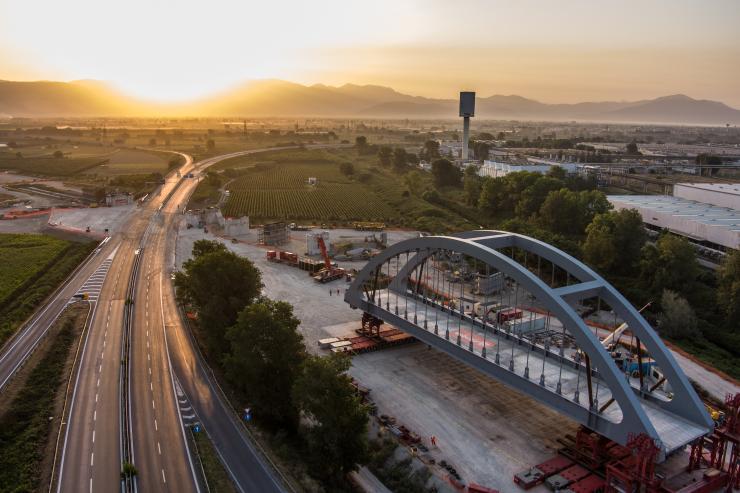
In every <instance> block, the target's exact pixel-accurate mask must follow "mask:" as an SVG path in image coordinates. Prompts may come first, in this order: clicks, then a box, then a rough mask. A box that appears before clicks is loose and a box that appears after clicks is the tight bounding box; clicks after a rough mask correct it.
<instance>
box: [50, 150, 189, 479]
mask: <svg viewBox="0 0 740 493" xmlns="http://www.w3.org/2000/svg"><path fill="white" fill-rule="evenodd" d="M191 163H192V161H191V159H190V158H189V157H187V162H186V164H185V165H184V166H183V168H182V169H183V170H189V169H190V167H191V166H192V164H191ZM178 183H179V179H174V178H171V179H168V181H167V183H166V184H165V185H163V186H162V188H161V191H160V193H159V194H157V195H155V196H154V197H152V198H151V200H150V201H149V202H147V203H146V204H145V205H144V206H142V207H141V209H140V210H139V212H138V214H136V215H134V216H132V218H131V219H130V221H129V223H128V224H127V225H126V227H125V228H124V229H123V230H124V231H125V233H123V234H121V235H117V237H114V238H115V240H116V241H113V240H112V241H111V242H112V243H115V244H116V245H117V247H118V248H117V249H116V252H115V257H114V259H113V263H112V265H111V267H110V271H109V273H108V276H107V278H106V280H105V282H104V284H103V286H102V290H101V292H100V296H99V299H98V300H97V304H96V309H95V312H94V315H93V316H92V320H91V322H90V330H89V331H88V332H87V335H86V340H85V341H84V343H83V350H82V356H81V359H80V363H79V366H78V368H77V374H76V376H75V381H74V387H73V391H72V398H71V403H70V407H69V412H68V418H67V424H66V427H65V429H64V430H63V433H64V439H63V442H62V447H61V452H60V455H61V459H60V463H59V474H58V481H57V491H58V492H79V491H90V492H97V491H105V492H107V491H116V490H118V489H119V488H120V484H121V481H120V473H121V459H122V457H123V447H124V446H126V444H124V443H122V439H121V432H122V425H123V424H124V423H123V422H122V419H123V415H122V413H121V402H122V399H121V397H122V394H121V392H122V389H121V388H120V386H119V381H120V376H121V368H122V365H121V362H122V355H121V347H122V341H123V327H124V311H125V308H126V298H127V291H128V289H129V284H130V282H131V281H132V279H135V280H136V281H137V283H136V285H135V286H134V288H135V293H136V295H135V296H134V299H133V300H132V301H133V302H134V305H133V306H134V310H133V313H134V318H133V321H132V336H131V339H132V341H131V342H132V345H131V355H130V358H131V359H130V362H131V364H130V365H129V367H130V368H136V366H135V365H137V364H140V361H139V360H140V359H141V358H147V357H148V358H150V359H151V356H150V355H149V354H148V353H147V352H146V351H145V349H143V348H141V347H139V344H138V341H139V336H138V334H139V331H140V329H141V331H142V334H146V332H143V331H145V330H146V328H145V327H146V323H147V320H145V319H144V318H142V315H143V316H146V315H147V312H146V302H145V303H144V304H143V306H140V305H141V303H139V301H141V300H145V296H144V297H141V294H142V289H144V290H145V289H146V284H143V283H144V281H146V276H143V275H142V272H139V275H138V276H137V277H135V278H134V277H132V276H133V274H134V272H133V267H134V258H135V256H136V255H144V252H146V251H147V248H144V249H143V250H142V249H140V247H141V245H142V243H146V242H147V241H148V239H147V238H150V237H151V236H150V235H147V238H144V235H145V232H147V231H150V232H151V231H152V230H154V228H153V227H150V224H153V223H154V222H156V221H157V210H158V209H159V207H160V206H161V205H162V203H163V201H164V199H165V198H166V197H167V196H168V194H169V192H170V191H172V190H173V189H175V188H176V187H177V184H178ZM140 265H141V266H142V269H144V268H145V267H146V262H145V261H144V262H141V261H140ZM144 293H145V292H144ZM160 319H161V316H160ZM139 325H142V327H139ZM160 326H161V324H160ZM144 344H145V343H144V342H142V345H144ZM162 357H163V356H161V355H160V356H157V358H159V359H158V360H153V361H151V364H150V365H148V366H147V365H143V364H142V367H143V371H146V370H148V369H149V368H152V369H155V368H156V369H157V372H158V373H154V372H153V375H157V376H158V378H160V379H162V380H163V378H161V377H162V375H165V374H166V376H167V379H168V380H167V381H169V380H170V377H169V375H168V372H169V365H168V364H167V363H166V359H165V360H164V364H162ZM165 357H166V355H165ZM137 374H138V372H136V371H132V376H134V375H137ZM134 382H136V383H134ZM142 386H143V380H141V379H137V380H135V379H133V378H132V382H131V388H130V394H129V397H130V400H131V402H132V416H134V418H133V419H132V425H133V430H134V433H133V434H132V441H133V448H134V451H135V454H134V457H133V459H134V460H133V463H134V465H135V466H136V468H137V469H138V470H139V474H138V476H137V483H138V482H141V483H142V484H144V485H145V487H144V488H142V489H141V491H168V487H167V486H164V487H163V486H162V485H166V483H165V482H164V481H161V482H159V481H156V480H155V478H156V477H159V478H160V480H161V476H160V475H161V474H162V472H161V471H157V474H156V475H155V474H153V470H152V465H163V464H167V465H168V467H170V468H171V471H172V476H171V479H170V485H171V486H174V487H175V488H176V489H178V490H181V491H197V488H196V487H195V486H194V480H193V475H192V473H191V469H192V468H191V466H190V463H189V461H188V457H189V455H188V453H187V448H186V446H185V443H184V442H183V441H182V433H181V432H180V434H179V435H177V437H179V440H171V441H168V442H166V443H167V445H168V447H165V448H164V449H163V450H162V452H163V453H165V452H166V451H170V452H171V453H170V454H165V456H164V457H162V458H159V457H157V458H156V460H152V461H151V462H147V461H148V460H149V459H150V457H149V456H148V455H147V454H146V453H145V451H146V450H148V449H151V448H152V447H156V446H157V442H156V441H154V439H155V438H156V436H155V435H153V434H152V433H151V432H150V431H149V429H148V428H147V427H143V426H139V425H142V424H143V423H144V422H145V419H146V418H145V417H144V416H142V415H141V414H137V413H136V411H137V409H138V406H139V405H140V404H141V403H142V402H146V403H149V405H150V406H151V402H152V401H153V399H154V396H153V393H154V391H152V390H150V388H149V384H148V383H147V384H146V386H147V392H146V393H144V392H143V389H141V388H140V387H142ZM169 388H170V389H171V386H170V387H169ZM124 391H126V392H129V389H128V388H126V389H124ZM166 392H167V387H165V388H160V387H157V388H156V393H157V396H156V399H158V400H159V399H165V400H166V398H167V395H168V394H167V393H166ZM171 394H172V391H171V390H169V395H171ZM172 410H173V411H174V412H170V410H168V409H167V406H166V405H164V404H162V406H161V412H160V414H159V415H158V416H157V418H158V423H157V424H154V422H153V420H152V421H150V423H151V426H152V427H153V428H154V427H158V426H160V423H161V425H162V428H163V429H164V430H169V429H170V428H176V427H177V426H179V419H178V418H177V414H176V409H175V408H174V406H172ZM139 417H141V423H139V422H138V419H139ZM137 431H138V432H139V433H137ZM162 441H163V442H164V439H162ZM137 442H138V443H137ZM139 451H141V454H142V456H141V457H142V459H141V461H139V460H137V455H136V452H139ZM157 455H159V454H157ZM160 469H162V470H164V467H161V468H160ZM183 470H184V471H185V472H186V474H180V473H181V472H182V471H183ZM188 478H189V479H188ZM178 479H179V480H180V481H182V483H180V481H178Z"/></svg>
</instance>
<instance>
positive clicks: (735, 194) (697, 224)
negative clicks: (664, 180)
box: [608, 183, 740, 250]
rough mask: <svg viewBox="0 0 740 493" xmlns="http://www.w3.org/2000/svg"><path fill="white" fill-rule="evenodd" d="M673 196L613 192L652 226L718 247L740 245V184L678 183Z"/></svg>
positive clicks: (618, 203)
mask: <svg viewBox="0 0 740 493" xmlns="http://www.w3.org/2000/svg"><path fill="white" fill-rule="evenodd" d="M673 190H674V192H673V193H674V195H673V196H665V195H610V196H609V197H608V198H609V201H610V202H611V203H612V205H614V208H615V209H617V210H620V209H636V210H637V211H638V212H639V213H640V215H641V216H642V220H643V222H644V223H645V224H646V225H647V226H648V227H650V228H651V229H663V228H665V229H668V230H669V231H671V232H673V233H675V234H678V235H681V236H685V237H687V238H689V239H690V240H692V241H694V242H698V243H704V244H706V245H707V246H709V247H711V248H716V249H718V250H726V249H735V250H737V249H738V248H740V184H724V183H723V184H719V183H678V184H676V185H675V186H674V188H673Z"/></svg>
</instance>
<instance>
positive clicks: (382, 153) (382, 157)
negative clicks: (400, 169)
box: [378, 146, 393, 168]
mask: <svg viewBox="0 0 740 493" xmlns="http://www.w3.org/2000/svg"><path fill="white" fill-rule="evenodd" d="M392 158H393V149H391V148H390V147H388V146H382V147H381V148H380V149H378V160H379V161H380V164H381V165H382V166H385V167H386V168H387V167H388V166H390V165H391V159H392Z"/></svg>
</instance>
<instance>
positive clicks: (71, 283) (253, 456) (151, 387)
mask: <svg viewBox="0 0 740 493" xmlns="http://www.w3.org/2000/svg"><path fill="white" fill-rule="evenodd" d="M288 148H289V147H288ZM279 149H281V148H269V149H260V150H250V151H241V152H236V153H231V154H227V155H222V156H217V157H214V158H210V159H207V160H204V161H201V162H200V163H196V164H195V165H194V164H193V163H192V159H191V158H190V157H189V156H186V155H184V156H185V157H186V163H185V164H184V165H183V166H182V167H181V168H180V173H181V175H182V176H183V177H184V176H186V175H187V173H189V172H190V171H191V170H193V169H195V170H197V171H202V170H204V169H205V168H207V167H208V166H210V165H213V164H215V163H217V162H219V161H221V160H223V159H227V158H229V157H234V156H238V155H243V154H250V153H256V152H264V151H272V150H279ZM196 186H197V180H195V179H190V178H179V177H178V178H175V177H174V176H171V177H169V178H168V179H167V182H166V183H165V185H163V186H162V187H161V190H160V191H159V193H158V194H155V195H154V196H152V197H151V198H150V200H149V201H148V202H146V203H145V204H144V205H143V206H141V208H140V209H139V210H138V211H137V214H135V215H133V216H132V217H131V219H130V220H129V222H128V223H127V225H126V227H125V228H123V231H124V232H123V233H120V234H116V235H114V236H112V237H111V238H109V239H108V240H106V242H105V243H104V244H102V245H101V246H100V247H99V248H98V249H97V250H96V252H94V253H93V254H91V256H90V257H89V258H88V259H86V261H85V262H83V264H81V266H80V267H79V268H78V269H77V271H75V272H74V273H73V274H72V275H71V276H70V278H69V279H68V281H67V282H66V283H65V284H63V285H62V287H61V288H60V289H59V290H58V291H57V292H56V293H55V294H54V295H53V296H52V297H51V298H50V300H49V301H48V302H47V303H46V304H45V305H44V306H43V307H41V308H40V309H39V311H38V312H37V314H35V315H34V317H33V318H32V319H31V321H30V323H29V324H28V325H27V326H26V327H24V328H23V329H22V330H21V331H20V332H19V333H18V335H17V336H16V337H15V338H14V339H13V340H11V341H10V342H9V343H8V344H6V346H5V347H4V348H3V350H2V352H0V387H1V386H2V385H4V383H5V382H7V381H8V379H9V378H11V377H12V375H13V374H14V372H15V371H16V369H17V368H18V367H19V366H21V364H22V363H23V361H25V359H26V358H27V357H28V355H29V354H30V352H31V351H32V349H33V348H34V347H35V345H36V344H37V342H38V341H39V340H40V339H41V338H42V337H43V335H44V334H45V333H46V331H47V330H48V328H49V327H50V326H51V324H52V323H53V321H54V320H55V319H56V318H57V316H58V315H59V313H61V311H62V310H63V309H64V307H65V306H66V305H67V304H68V302H69V300H70V298H72V297H73V296H74V295H75V294H76V293H79V292H83V290H84V292H87V293H88V294H89V295H90V302H91V305H92V314H91V316H90V318H89V322H88V326H89V327H88V330H87V331H86V332H85V335H84V341H83V343H82V344H83V345H82V351H81V356H80V359H79V362H78V364H77V367H76V369H75V373H74V374H73V386H72V391H71V396H70V401H69V406H68V410H67V412H66V415H65V417H66V420H64V421H63V426H62V429H61V433H62V437H63V438H62V441H61V444H60V449H59V453H58V469H57V473H56V478H57V481H56V485H57V486H56V490H57V492H80V491H89V492H91V493H92V492H99V491H100V492H108V491H116V490H121V489H123V486H122V482H121V478H120V473H121V461H122V457H124V456H125V455H124V449H126V450H128V449H127V448H126V447H127V445H128V443H124V441H125V440H124V439H123V438H122V437H125V436H126V435H125V434H123V430H124V429H127V428H126V426H125V425H126V424H127V423H129V425H130V442H131V443H130V449H131V450H132V462H133V464H134V466H135V467H136V469H137V476H136V480H135V482H134V484H133V488H132V490H134V491H142V492H149V491H177V492H196V493H199V492H200V486H199V483H198V480H197V479H196V473H195V470H196V466H195V465H194V464H193V460H192V457H191V454H190V451H189V450H188V445H187V441H186V439H185V432H186V430H185V428H184V426H183V424H182V422H183V419H182V416H181V410H180V407H179V406H178V400H180V401H182V400H183V398H184V399H186V400H187V401H188V402H189V404H190V405H192V411H191V412H193V413H194V414H195V415H196V416H197V419H198V420H199V421H200V422H201V423H202V424H203V427H204V429H205V432H207V433H208V435H209V437H210V438H211V439H212V440H213V443H214V446H215V447H216V449H217V453H218V454H219V455H220V457H221V459H222V461H223V462H224V464H225V466H226V468H227V470H228V472H229V474H230V475H231V477H232V479H233V480H234V482H235V484H236V486H237V488H238V489H239V490H240V491H242V492H252V491H259V492H268V493H269V492H282V491H284V485H283V483H282V482H281V481H280V480H279V479H278V478H277V473H276V472H275V470H274V469H273V468H272V467H270V466H269V465H267V464H266V463H265V459H264V458H263V456H262V455H261V454H260V453H258V452H257V451H256V450H255V448H254V444H253V443H252V442H251V441H250V439H249V438H248V437H247V436H246V433H245V431H244V429H243V426H242V424H241V423H239V422H238V420H237V418H236V417H235V416H234V414H233V412H232V411H231V409H230V407H229V406H228V404H227V403H226V402H225V401H224V399H223V398H222V396H221V393H220V392H219V391H218V389H217V387H216V384H215V383H214V381H213V379H212V377H211V375H210V372H209V370H208V368H207V365H206V364H205V362H204V361H203V360H202V359H201V357H200V353H199V352H198V350H197V349H196V347H195V346H194V344H193V341H192V340H191V337H190V333H189V331H188V329H187V328H186V327H185V326H184V325H183V322H182V320H181V318H180V313H179V308H178V306H177V304H176V302H175V296H174V288H173V286H172V282H171V280H170V273H171V270H172V265H173V264H174V246H175V242H176V235H177V225H178V222H179V221H180V219H181V217H182V214H181V212H182V210H181V207H182V206H183V205H184V204H186V203H187V200H188V198H189V197H190V194H192V192H193V191H194V190H195V187H196ZM178 209H179V210H178ZM137 258H138V262H135V259H137ZM135 265H138V266H139V267H138V270H136V271H135ZM129 289H132V291H131V292H129ZM131 293H133V296H132V297H131ZM129 297H131V298H132V299H131V300H130V301H129V303H132V304H131V305H128V304H127V298H129ZM127 307H128V308H127ZM127 311H130V313H131V318H130V324H129V327H130V338H129V339H128V342H129V343H130V353H129V357H128V359H126V358H125V355H124V354H122V352H121V351H122V347H127V345H124V344H123V343H124V334H125V331H124V321H125V320H126V317H125V315H124V314H125V313H126V312H127ZM122 361H128V363H129V364H128V366H125V365H122ZM127 368H128V371H126V369H127ZM122 374H125V375H128V377H129V380H128V384H127V385H123V388H122V386H121V382H122V381H123V380H122V379H121V377H122ZM176 380H177V381H178V382H179V385H180V387H179V388H178V390H179V392H180V393H181V394H183V393H184V395H180V396H178V395H177V394H176V392H175V388H176V384H175V381H176ZM124 392H125V394H124ZM125 398H127V399H128V402H129V403H130V407H128V408H127V409H128V411H129V412H128V413H122V408H121V407H122V402H124V400H125ZM126 414H129V415H130V421H128V420H125V415H126Z"/></svg>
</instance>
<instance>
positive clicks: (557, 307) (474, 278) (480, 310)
mask: <svg viewBox="0 0 740 493" xmlns="http://www.w3.org/2000/svg"><path fill="white" fill-rule="evenodd" d="M345 301H346V302H347V303H349V305H350V306H352V307H353V308H357V309H360V310H363V312H365V313H366V315H365V316H364V317H363V323H367V324H369V325H371V326H374V327H375V328H377V327H378V326H379V324H381V323H383V322H387V323H389V324H391V325H393V326H395V327H397V328H399V329H401V330H403V331H405V332H407V333H409V334H411V335H413V336H415V337H416V338H417V339H419V340H421V341H422V342H424V343H426V344H429V345H431V346H434V347H435V348H437V349H440V350H442V351H444V352H446V353H448V354H449V355H451V356H453V357H455V358H457V359H458V360H460V361H462V362H464V363H466V364H468V365H470V366H473V367H474V368H477V369H478V370H480V371H482V372H484V373H486V374H488V375H489V376H491V377H493V378H495V379H497V380H499V381H501V382H502V383H504V384H506V385H507V386H509V387H511V388H513V389H515V390H517V391H519V392H521V393H523V394H525V395H527V396H529V397H531V398H534V399H536V400H538V401H540V402H542V403H543V404H545V405H547V406H549V407H551V408H553V409H554V410H556V411H558V412H559V413H561V414H564V415H566V416H568V417H570V418H572V419H573V420H575V421H576V422H578V423H581V424H582V425H585V426H587V427H588V428H590V429H592V430H594V431H597V432H599V433H600V434H602V435H604V436H606V437H608V438H610V439H612V440H614V441H616V442H618V443H621V444H625V443H626V442H627V439H628V435H630V434H638V433H645V434H647V435H649V436H651V437H653V438H654V439H655V440H656V441H657V443H659V445H660V447H661V450H662V454H661V455H662V457H664V456H665V455H666V454H669V453H671V452H674V451H676V450H678V449H681V448H683V447H684V446H685V445H686V444H688V443H690V442H692V441H694V440H695V439H696V438H698V437H700V436H702V435H705V434H707V433H709V432H710V431H711V430H712V427H713V424H712V421H711V419H710V417H709V415H708V413H707V411H706V409H705V407H704V405H703V404H702V402H701V400H700V399H699V397H698V396H697V394H696V392H695V391H694V390H693V388H692V387H691V385H690V383H689V381H688V379H687V378H686V376H685V375H684V373H683V371H682V370H681V368H680V367H679V366H678V364H677V363H676V361H675V359H674V358H673V356H672V355H671V353H670V352H669V351H668V349H667V348H666V346H665V345H664V344H663V342H662V341H661V340H660V338H659V337H658V335H657V334H656V333H655V331H654V330H653V329H652V328H651V327H650V325H649V324H648V323H647V321H645V319H644V318H643V317H642V316H641V315H640V313H639V312H638V311H637V310H636V309H635V308H634V307H632V305H631V304H630V303H629V302H627V300H626V299H625V298H624V297H623V296H622V295H621V294H620V293H619V292H618V291H617V290H616V289H615V288H614V287H613V286H611V285H610V284H609V283H608V282H606V281H605V280H604V279H603V278H602V277H600V276H599V275H598V274H596V273H595V272H594V271H593V270H592V269H590V268H589V267H587V266H586V265H584V264H583V263H581V262H579V261H578V260H576V259H575V258H573V257H572V256H570V255H568V254H566V253H565V252H563V251H561V250H558V249H557V248H554V247H553V246H551V245H548V244H546V243H544V242H541V241H538V240H535V239H533V238H530V237H527V236H524V235H519V234H514V233H508V232H504V231H485V230H480V231H468V232H465V233H459V234H455V235H450V236H426V237H419V238H414V239H410V240H406V241H403V242H400V243H397V244H395V245H392V246H390V247H389V248H387V249H386V250H384V251H383V253H381V254H380V255H378V256H376V257H374V258H373V259H371V260H370V261H369V262H368V264H367V265H366V266H365V267H364V268H363V269H362V271H361V272H360V273H359V274H358V275H357V277H356V279H355V280H354V282H353V283H352V285H351V286H350V288H349V289H348V290H347V293H346V294H345ZM594 313H596V314H598V315H601V316H602V318H603V316H604V314H605V313H606V314H609V317H613V320H611V319H610V325H611V322H613V323H614V324H615V325H616V324H617V322H623V324H626V326H627V327H628V330H622V331H617V332H615V335H614V336H611V337H613V338H614V339H612V340H611V341H609V343H610V347H609V349H608V350H607V347H605V346H607V345H606V342H607V341H608V340H609V337H608V336H607V338H606V340H605V341H603V342H602V340H601V339H600V336H606V335H608V334H609V333H610V331H608V330H605V329H608V328H609V327H605V326H604V325H603V324H599V323H597V322H595V321H593V320H590V318H593V314H594ZM602 321H603V320H602ZM622 329H624V325H623V326H622ZM619 332H621V335H620V336H619V338H616V333H619Z"/></svg>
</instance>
